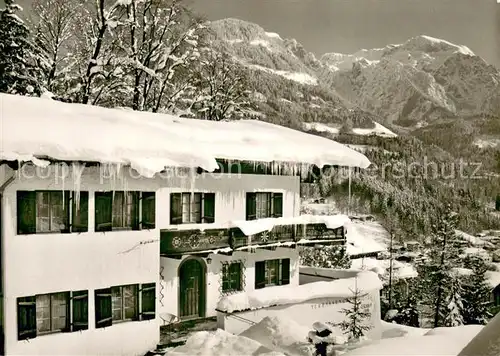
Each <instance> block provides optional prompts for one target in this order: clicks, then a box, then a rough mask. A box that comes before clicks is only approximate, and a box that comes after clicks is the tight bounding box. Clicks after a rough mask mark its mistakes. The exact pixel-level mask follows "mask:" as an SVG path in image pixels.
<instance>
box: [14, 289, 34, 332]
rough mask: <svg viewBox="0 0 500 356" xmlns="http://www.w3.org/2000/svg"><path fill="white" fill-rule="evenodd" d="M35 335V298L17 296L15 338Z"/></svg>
mask: <svg viewBox="0 0 500 356" xmlns="http://www.w3.org/2000/svg"><path fill="white" fill-rule="evenodd" d="M35 337H36V298H35V297H23V298H17V339H18V340H26V339H33V338H35Z"/></svg>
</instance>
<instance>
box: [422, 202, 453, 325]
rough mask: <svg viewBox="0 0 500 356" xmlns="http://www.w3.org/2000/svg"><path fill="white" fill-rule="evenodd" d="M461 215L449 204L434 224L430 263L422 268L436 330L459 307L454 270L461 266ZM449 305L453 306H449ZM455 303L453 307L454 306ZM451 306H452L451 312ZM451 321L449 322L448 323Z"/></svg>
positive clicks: (426, 294) (427, 299)
mask: <svg viewBox="0 0 500 356" xmlns="http://www.w3.org/2000/svg"><path fill="white" fill-rule="evenodd" d="M457 222H458V215H457V214H456V213H455V212H454V211H453V210H452V209H451V206H450V205H446V206H445V208H444V210H443V211H442V212H441V213H440V214H439V216H438V219H437V222H436V223H435V224H434V225H433V233H432V248H431V250H430V253H429V256H428V257H429V263H426V264H425V265H423V266H422V277H423V279H424V281H423V284H425V285H426V288H425V299H426V302H427V304H429V306H432V309H433V316H432V317H433V319H434V323H433V324H434V327H438V326H443V325H444V323H445V319H446V318H447V317H448V318H450V317H451V316H449V315H450V313H452V311H453V313H454V312H455V311H456V309H455V306H456V307H459V306H458V305H457V303H458V304H460V301H459V300H458V294H459V293H460V288H459V285H458V283H459V282H457V281H456V280H455V277H454V272H453V267H457V266H458V256H459V255H460V253H461V248H460V246H459V244H458V239H457V237H456V233H455V230H456V227H457ZM450 303H452V304H451V305H450ZM453 303H454V304H453ZM448 306H450V307H453V308H452V310H450V308H448ZM448 322H450V321H448Z"/></svg>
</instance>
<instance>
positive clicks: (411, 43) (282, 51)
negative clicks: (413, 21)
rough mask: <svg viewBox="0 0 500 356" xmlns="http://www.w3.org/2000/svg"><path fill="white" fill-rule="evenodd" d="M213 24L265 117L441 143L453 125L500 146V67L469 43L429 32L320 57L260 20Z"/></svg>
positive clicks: (484, 145)
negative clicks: (382, 128) (386, 132)
mask: <svg viewBox="0 0 500 356" xmlns="http://www.w3.org/2000/svg"><path fill="white" fill-rule="evenodd" d="M209 27H210V29H211V30H212V31H211V33H212V35H211V38H210V41H211V45H212V46H213V47H215V48H218V49H219V50H223V51H225V53H227V54H228V55H230V56H232V57H233V59H234V60H235V61H236V62H237V63H238V64H239V65H240V68H241V69H242V70H244V71H246V72H247V73H248V80H249V86H250V88H252V90H253V96H254V100H255V101H256V102H257V103H258V106H259V110H258V111H259V112H260V113H261V114H262V116H263V119H265V120H269V121H273V122H277V123H280V124H286V125H289V126H300V127H304V122H306V123H322V124H324V125H328V126H329V127H331V128H333V129H334V130H335V129H339V128H341V127H342V126H343V125H346V122H351V123H352V125H349V126H352V127H354V128H359V129H369V128H376V127H378V128H380V125H384V126H386V127H388V128H389V129H391V130H392V131H394V132H396V133H402V134H412V135H415V136H417V137H419V138H423V139H424V140H425V139H427V140H429V141H430V143H436V144H439V143H440V141H441V140H443V139H445V138H446V137H449V135H450V132H451V133H453V134H457V135H458V136H457V137H456V139H457V140H460V144H459V145H460V147H462V146H463V145H468V146H470V145H472V146H475V147H477V148H479V149H492V148H500V72H499V70H498V69H497V68H495V67H494V66H492V65H490V64H488V63H487V62H486V61H484V60H483V59H482V58H481V57H479V56H477V55H475V54H474V53H473V52H472V51H471V50H470V49H469V48H468V47H466V46H464V45H457V44H453V43H450V42H448V41H446V40H442V39H437V38H433V37H431V36H427V35H420V36H416V37H413V38H410V39H408V40H407V41H406V42H404V43H401V44H388V45H387V46H385V47H383V48H374V49H361V50H359V51H358V52H356V53H352V54H343V53H335V52H332V53H326V54H324V55H322V56H321V57H319V58H318V57H316V56H315V55H314V54H313V53H311V52H308V51H307V50H306V49H305V48H304V47H303V46H302V45H301V44H300V43H298V42H297V41H296V40H294V39H286V38H282V37H281V36H280V35H279V34H277V33H274V32H268V31H266V30H264V29H263V28H262V27H260V26H258V25H257V24H254V23H249V22H245V21H242V20H238V19H223V20H218V21H213V22H210V24H209ZM334 47H335V45H334V44H332V48H334ZM377 125H378V126H377ZM309 127H311V125H310V124H309ZM443 135H444V136H443ZM464 137H465V138H466V140H465V142H464V141H463V138H464ZM447 144H448V145H449V144H450V143H449V142H447ZM446 148H447V149H451V150H452V151H453V150H454V149H458V148H459V147H458V146H454V145H452V146H450V147H446Z"/></svg>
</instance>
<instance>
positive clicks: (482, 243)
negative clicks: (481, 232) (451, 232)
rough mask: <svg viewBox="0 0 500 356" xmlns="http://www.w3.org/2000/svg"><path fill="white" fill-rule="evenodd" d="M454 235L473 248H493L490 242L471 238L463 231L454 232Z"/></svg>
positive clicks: (474, 237)
mask: <svg viewBox="0 0 500 356" xmlns="http://www.w3.org/2000/svg"><path fill="white" fill-rule="evenodd" d="M455 234H456V235H457V236H458V237H460V238H462V239H463V240H464V241H467V242H469V243H470V244H471V245H473V246H484V247H493V246H494V245H493V244H492V243H491V242H488V241H485V240H483V239H482V238H480V237H477V236H472V235H470V234H468V233H466V232H464V231H461V230H455Z"/></svg>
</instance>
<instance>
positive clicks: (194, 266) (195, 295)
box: [178, 257, 207, 320]
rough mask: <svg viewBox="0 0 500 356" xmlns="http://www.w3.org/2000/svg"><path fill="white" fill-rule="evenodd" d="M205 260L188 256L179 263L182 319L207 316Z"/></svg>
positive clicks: (180, 312) (179, 306)
mask: <svg viewBox="0 0 500 356" xmlns="http://www.w3.org/2000/svg"><path fill="white" fill-rule="evenodd" d="M206 272H207V267H206V264H205V261H203V260H202V259H200V258H196V257H188V258H186V259H185V260H184V261H182V263H181V264H180V265H179V269H178V277H179V302H178V308H179V314H178V315H179V318H180V319H181V320H186V319H196V318H204V317H205V304H206V299H207V297H206V290H207V288H206Z"/></svg>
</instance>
